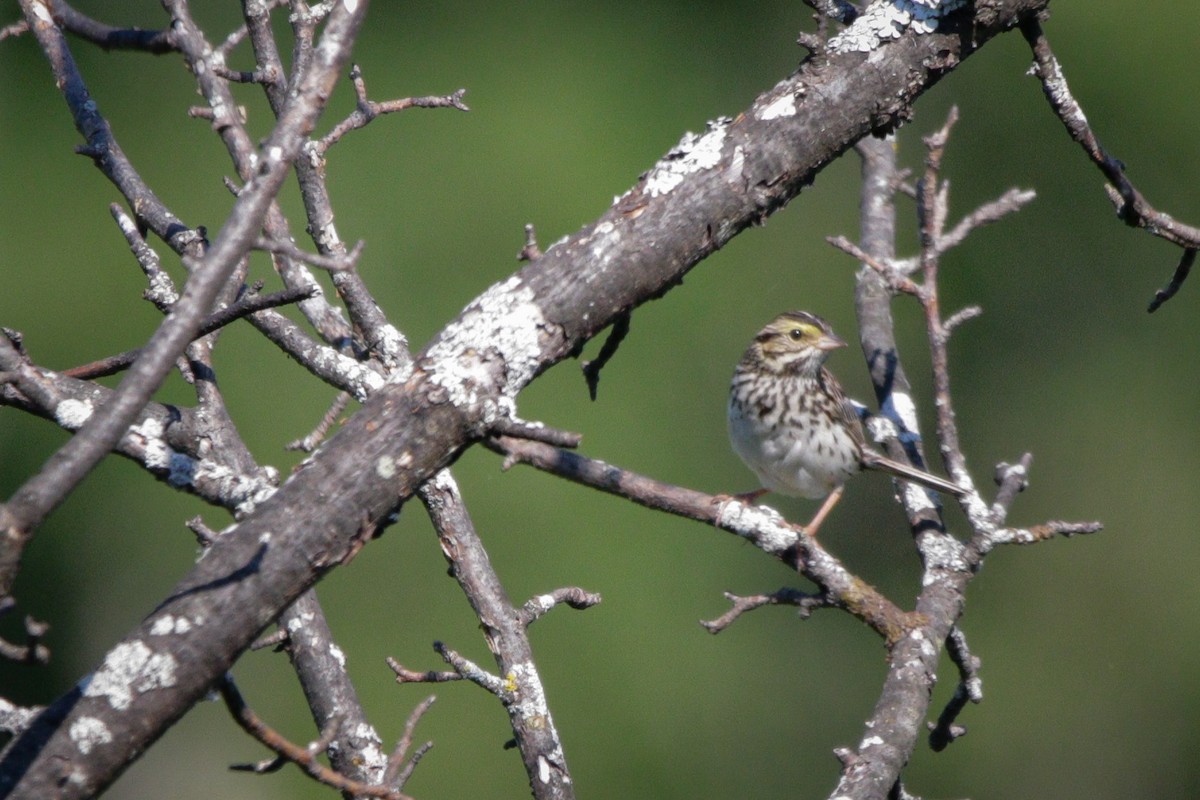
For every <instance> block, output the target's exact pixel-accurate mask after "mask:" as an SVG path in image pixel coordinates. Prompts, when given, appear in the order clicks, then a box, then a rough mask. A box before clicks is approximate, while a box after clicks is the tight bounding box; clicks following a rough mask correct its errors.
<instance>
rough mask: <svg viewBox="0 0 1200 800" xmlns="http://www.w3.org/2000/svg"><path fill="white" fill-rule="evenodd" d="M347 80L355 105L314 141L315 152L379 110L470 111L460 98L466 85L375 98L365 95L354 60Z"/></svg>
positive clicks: (323, 151) (374, 116) (385, 111)
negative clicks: (419, 94)
mask: <svg viewBox="0 0 1200 800" xmlns="http://www.w3.org/2000/svg"><path fill="white" fill-rule="evenodd" d="M350 80H351V81H353V83H354V93H355V94H356V95H357V96H358V105H357V107H356V108H355V109H354V111H352V112H351V113H350V115H349V116H348V117H346V118H345V119H344V120H342V121H341V122H339V123H338V124H337V125H335V126H334V127H333V130H331V131H330V132H329V133H327V134H325V136H324V137H322V138H321V140H320V141H319V142H317V143H316V152H317V153H318V155H322V156H323V155H324V154H325V152H326V151H327V150H329V148H330V147H332V146H333V145H335V144H337V142H338V140H340V139H341V138H342V137H343V136H345V135H346V134H347V133H349V132H350V131H353V130H357V129H358V128H362V127H365V126H366V125H368V124H369V123H370V122H371V121H372V120H374V119H375V118H376V117H378V116H380V115H381V114H394V113H396V112H397V111H405V110H407V109H410V108H456V109H458V110H459V111H470V110H471V109H469V108H467V105H466V104H465V103H464V102H463V96H464V95H465V94H466V93H467V90H466V89H459V90H458V91H456V92H452V93H450V94H446V95H431V96H428V97H405V98H403V99H401V100H385V101H383V102H376V101H374V100H371V99H370V98H368V97H367V84H366V81H364V80H363V76H362V70H360V69H359V68H358V65H357V64H355V65H354V66H353V67H351V68H350Z"/></svg>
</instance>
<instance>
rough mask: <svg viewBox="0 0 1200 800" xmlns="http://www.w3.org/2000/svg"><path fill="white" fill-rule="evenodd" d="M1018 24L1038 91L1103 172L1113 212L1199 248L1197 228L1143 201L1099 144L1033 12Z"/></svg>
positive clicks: (1122, 168)
mask: <svg viewBox="0 0 1200 800" xmlns="http://www.w3.org/2000/svg"><path fill="white" fill-rule="evenodd" d="M1020 25H1021V33H1022V34H1024V36H1025V41H1027V42H1028V43H1029V46H1030V48H1031V49H1032V50H1033V58H1034V66H1033V68H1032V73H1033V74H1034V76H1036V77H1037V79H1038V80H1040V81H1041V82H1042V91H1043V92H1044V93H1045V95H1046V99H1047V100H1048V101H1049V102H1050V107H1051V108H1052V109H1053V110H1054V113H1055V114H1056V115H1058V118H1059V120H1060V121H1061V122H1062V124H1063V126H1064V127H1066V129H1067V132H1068V133H1069V134H1070V135H1071V138H1072V139H1074V140H1075V141H1076V142H1078V143H1079V144H1080V146H1082V147H1083V150H1084V152H1085V153H1087V155H1088V158H1090V159H1091V160H1092V163H1093V164H1095V165H1096V166H1097V167H1098V168H1099V169H1100V171H1101V172H1102V173H1104V177H1105V178H1106V179H1107V180H1108V183H1109V187H1111V191H1110V194H1109V197H1110V199H1111V200H1113V203H1114V205H1115V206H1116V209H1117V216H1118V217H1119V218H1120V219H1121V220H1122V221H1124V222H1125V224H1126V225H1129V226H1131V227H1135V228H1141V229H1142V230H1144V231H1146V232H1148V233H1150V234H1152V235H1154V236H1159V237H1161V238H1163V239H1166V240H1167V241H1168V242H1171V243H1173V244H1177V245H1179V246H1180V247H1183V248H1185V249H1193V250H1194V249H1197V248H1200V229H1198V228H1195V227H1193V226H1191V225H1186V224H1184V223H1182V222H1179V221H1178V220H1176V219H1175V218H1174V217H1172V216H1170V215H1169V214H1166V213H1164V212H1162V211H1158V210H1157V209H1155V208H1154V207H1153V206H1151V205H1150V204H1149V203H1148V202H1146V199H1145V198H1144V197H1143V196H1142V193H1141V192H1139V191H1138V190H1137V188H1136V187H1135V186H1134V185H1133V184H1132V183H1131V182H1130V181H1129V179H1128V178H1126V177H1125V165H1124V164H1123V163H1122V162H1121V161H1120V160H1118V159H1117V158H1114V157H1113V156H1112V155H1111V154H1109V152H1108V151H1107V150H1105V149H1104V148H1103V147H1102V146H1101V145H1100V141H1099V140H1098V139H1097V138H1096V134H1095V133H1093V132H1092V128H1091V126H1090V125H1089V124H1088V120H1087V116H1086V115H1085V114H1084V113H1083V108H1082V107H1080V105H1079V103H1078V101H1076V100H1075V97H1074V96H1073V95H1072V94H1071V89H1070V87H1069V86H1068V85H1067V79H1066V76H1065V75H1064V74H1063V71H1062V66H1061V65H1060V64H1059V63H1058V59H1057V58H1055V56H1054V51H1053V50H1051V48H1050V41H1049V39H1047V38H1046V35H1045V33H1043V32H1042V26H1041V23H1040V22H1039V21H1038V19H1037V16H1036V15H1033V14H1030V15H1028V16H1025V17H1022V19H1021V23H1020Z"/></svg>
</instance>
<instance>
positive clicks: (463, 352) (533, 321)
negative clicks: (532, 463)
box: [427, 275, 546, 423]
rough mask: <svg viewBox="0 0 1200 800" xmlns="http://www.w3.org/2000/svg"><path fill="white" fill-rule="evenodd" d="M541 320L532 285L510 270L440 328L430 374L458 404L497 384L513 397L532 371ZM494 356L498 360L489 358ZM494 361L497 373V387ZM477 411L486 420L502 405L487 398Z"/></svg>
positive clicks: (467, 404) (471, 400)
mask: <svg viewBox="0 0 1200 800" xmlns="http://www.w3.org/2000/svg"><path fill="white" fill-rule="evenodd" d="M545 326H546V318H545V317H544V316H543V315H542V309H541V307H540V306H538V304H537V303H536V302H535V295H534V292H533V290H532V289H530V288H529V287H528V286H525V284H524V283H523V282H522V280H521V278H520V277H519V276H518V275H512V276H510V277H509V278H508V279H507V280H504V281H502V282H500V283H497V284H495V285H494V286H492V287H491V288H489V289H488V290H487V291H486V292H484V293H483V294H481V295H480V296H479V297H478V298H476V299H475V301H474V302H473V303H471V305H469V306H467V307H466V308H465V309H463V312H462V314H460V315H459V318H458V319H457V320H455V321H454V322H453V323H451V324H450V325H448V326H447V327H446V328H445V330H444V331H443V332H442V336H441V338H439V339H438V341H437V343H436V344H435V345H434V346H433V347H431V348H430V349H429V352H428V356H427V358H428V363H429V367H428V369H429V373H430V380H431V381H432V382H433V383H435V384H436V385H438V386H440V387H442V388H443V389H445V390H446V392H447V394H448V396H447V400H448V401H449V402H450V403H453V404H454V405H455V406H458V407H460V408H468V407H471V406H474V405H476V404H478V403H479V402H481V401H483V400H485V399H488V400H490V398H491V397H492V395H493V393H494V392H495V391H496V390H497V389H499V392H500V394H501V395H504V396H507V397H510V398H511V397H515V396H516V394H517V392H519V391H520V390H521V389H523V388H524V387H525V386H526V384H528V383H529V382H530V381H531V380H533V377H534V375H535V374H537V369H538V367H539V366H540V364H541V342H540V341H539V337H540V332H541V331H542V330H543V329H544V328H545ZM497 357H498V358H499V360H500V362H501V363H500V364H496V363H494V359H495V358H497ZM496 367H501V368H502V373H503V378H502V383H501V385H500V386H498V387H497V386H496V385H495V383H496V375H497V373H496ZM482 411H483V417H484V419H483V421H484V422H485V423H490V422H493V421H495V418H496V417H498V416H500V414H501V412H502V411H503V409H501V408H500V407H498V406H496V405H495V404H494V401H492V402H491V403H490V407H489V408H484V409H482ZM489 417H491V418H490V419H489Z"/></svg>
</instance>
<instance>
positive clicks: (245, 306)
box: [63, 287, 317, 380]
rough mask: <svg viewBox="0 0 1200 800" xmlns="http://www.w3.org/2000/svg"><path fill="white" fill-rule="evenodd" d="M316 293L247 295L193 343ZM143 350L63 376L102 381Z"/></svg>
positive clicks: (206, 324)
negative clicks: (100, 379)
mask: <svg viewBox="0 0 1200 800" xmlns="http://www.w3.org/2000/svg"><path fill="white" fill-rule="evenodd" d="M316 292H317V289H316V288H315V287H303V288H300V289H284V290H283V291H281V292H272V293H271V294H262V295H260V294H247V295H246V296H244V297H242V298H241V299H239V300H238V301H237V302H236V303H234V304H233V305H231V306H227V307H226V308H223V309H221V310H220V311H218V312H217V313H215V314H213V315H211V316H210V317H208V319H206V320H204V323H203V324H202V325H201V326H200V329H199V330H198V331H196V335H195V337H194V338H193V341H195V339H200V338H202V337H204V336H207V335H208V334H210V333H212V332H213V331H217V330H220V329H221V328H223V327H225V326H226V325H228V324H230V323H231V322H234V321H235V320H239V319H241V318H242V317H247V316H249V315H251V314H254V313H256V312H259V311H262V310H263V309H266V308H276V307H278V306H284V305H289V304H291V303H297V302H299V301H301V300H304V299H306V298H308V297H312V296H313V295H314V294H315V293H316ZM143 350H144V348H141V347H138V348H134V349H133V350H126V351H125V352H124V353H117V354H116V355H113V356H109V357H108V358H102V359H100V360H99V361H93V362H91V363H90V364H82V365H80V366H78V367H71V368H70V369H65V370H63V374H64V375H66V376H68V377H71V378H77V379H79V380H90V379H92V378H102V377H104V376H105V375H114V374H116V373H118V372H121V371H122V370H125V369H128V368H129V367H130V366H132V365H133V362H134V361H136V360H137V358H138V356H140V355H141V354H142V351H143Z"/></svg>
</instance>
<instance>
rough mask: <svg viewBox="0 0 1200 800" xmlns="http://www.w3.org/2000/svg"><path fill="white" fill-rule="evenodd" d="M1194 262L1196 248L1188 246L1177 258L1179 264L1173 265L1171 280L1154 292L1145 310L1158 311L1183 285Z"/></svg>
mask: <svg viewBox="0 0 1200 800" xmlns="http://www.w3.org/2000/svg"><path fill="white" fill-rule="evenodd" d="M1195 262H1196V248H1194V247H1189V248H1187V249H1186V250H1184V251H1183V255H1182V256H1180V258H1179V264H1178V265H1177V266H1176V267H1175V274H1174V275H1172V276H1171V282H1170V283H1168V284H1167V285H1166V287H1164V288H1162V289H1159V290H1158V291H1157V292H1155V293H1154V299H1153V300H1151V301H1150V307H1149V308H1147V309H1146V310H1147V311H1148V312H1150V313H1151V314H1153V313H1154V312H1155V311H1158V309H1159V307H1160V306H1162V304H1163V303H1165V302H1167V301H1168V300H1170V299H1171V298H1172V297H1174V296H1175V295H1176V294H1177V293H1178V292H1179V290H1180V288H1182V287H1183V282H1184V281H1186V280H1187V277H1188V274H1189V273H1190V272H1191V271H1192V264H1194V263H1195Z"/></svg>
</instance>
